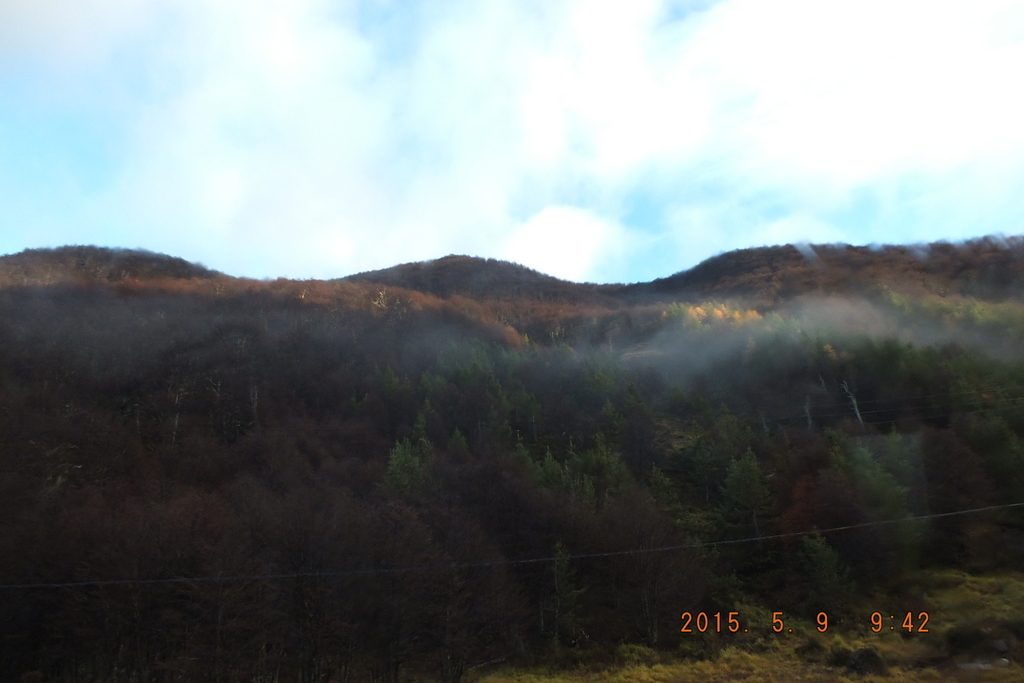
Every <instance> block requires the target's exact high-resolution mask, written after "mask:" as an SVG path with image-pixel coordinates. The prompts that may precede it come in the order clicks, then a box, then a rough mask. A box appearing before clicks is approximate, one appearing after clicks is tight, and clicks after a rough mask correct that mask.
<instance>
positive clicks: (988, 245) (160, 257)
mask: <svg viewBox="0 0 1024 683" xmlns="http://www.w3.org/2000/svg"><path fill="white" fill-rule="evenodd" d="M216 278H224V279H233V280H239V279H241V278H234V277H233V276H229V275H226V274H224V273H220V272H218V271H215V270H212V269H209V268H206V267H205V266H202V265H200V264H196V263H192V262H189V261H186V260H185V259H181V258H178V257H174V256H168V255H165V254H158V253H154V252H149V251H145V250H135V249H111V248H106V247H93V246H64V247H58V248H54V249H27V250H24V251H22V252H19V253H17V254H9V255H5V256H0V283H2V284H6V285H19V284H21V285H50V284H56V283H69V282H71V283H74V282H78V283H83V282H101V283H102V282H105V283H114V282H119V281H124V280H132V279H135V280H159V279H172V280H195V279H199V280H211V279H216ZM326 282H338V283H344V282H347V283H353V284H364V285H366V284H372V285H374V286H380V287H384V288H386V287H394V288H402V289H406V290H412V291H418V292H422V293H425V294H430V295H433V296H436V297H439V298H442V299H447V298H450V297H452V296H455V295H459V296H465V297H469V298H474V299H480V300H499V301H500V300H517V299H529V300H535V301H540V302H552V303H562V304H573V305H587V306H600V307H604V308H620V307H622V306H623V305H633V304H644V303H656V302H665V301H694V302H697V301H703V300H708V299H722V298H730V299H744V300H746V301H748V302H749V303H751V304H753V305H757V306H759V307H765V308H770V307H773V306H776V305H779V304H780V303H782V302H784V301H787V300H790V299H792V298H795V297H799V296H803V295H810V294H869V293H871V292H877V291H878V290H879V289H880V288H893V289H897V290H901V291H904V292H906V293H908V294H914V295H937V296H942V297H945V296H950V295H954V296H956V295H959V296H963V297H974V298H981V299H988V300H1003V299H1007V298H1014V299H1020V298H1024V236H1012V237H992V236H988V237H982V238H978V239H974V240H968V241H965V242H961V243H950V242H933V243H928V244H915V245H881V246H852V245H847V244H818V245H812V244H802V245H798V246H795V245H791V244H787V245H779V246H766V247H752V248H747V249H738V250H733V251H729V252H723V253H721V254H718V255H716V256H713V257H711V258H708V259H705V260H704V261H701V262H700V263H699V264H697V265H696V266H694V267H692V268H689V269H686V270H682V271H679V272H677V273H674V274H672V275H669V276H667V277H663V278H656V279H654V280H651V281H649V282H636V283H631V284H594V283H576V282H571V281H567V280H561V279H559V278H556V277H554V276H551V275H547V274H544V273H541V272H539V271H536V270H534V269H531V268H528V267H526V266H523V265H520V264H517V263H512V262H509V261H501V260H497V259H493V258H481V257H475V256H465V255H455V254H450V255H448V256H444V257H441V258H438V259H433V260H429V261H415V262H409V263H403V264H398V265H395V266H391V267H389V268H384V269H379V270H371V271H364V272H360V273H355V274H352V275H348V276H344V277H339V278H334V279H332V280H327V281H326Z"/></svg>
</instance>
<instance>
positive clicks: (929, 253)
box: [619, 237, 1024, 306]
mask: <svg viewBox="0 0 1024 683" xmlns="http://www.w3.org/2000/svg"><path fill="white" fill-rule="evenodd" d="M881 285H885V286H887V287H890V288H892V289H897V290H900V291H904V292H906V293H908V294H914V295H924V294H937V295H939V296H948V295H961V296H968V297H975V298H981V299H989V300H1002V299H1005V298H1010V297H1012V298H1021V296H1022V293H1024V287H1022V286H1024V237H1010V238H1005V239H996V238H992V237H985V238H981V239H977V240H972V241H968V242H964V243H962V244H958V245H957V244H951V243H949V242H934V243H932V244H926V245H914V246H893V245H886V246H881V247H854V246H850V245H846V244H838V245H829V244H826V245H802V246H801V247H799V248H797V247H795V246H793V245H786V246H776V247H760V248H755V249H740V250H737V251H731V252H728V253H725V254H720V255H718V256H715V257H712V258H709V259H707V260H706V261H702V262H701V263H700V264H698V265H697V266H695V267H693V268H691V269H689V270H686V271H682V272H680V273H676V274H675V275H672V276H670V277H666V278H659V279H657V280H654V281H653V282H645V283H638V284H634V285H627V286H625V287H623V288H622V289H621V290H619V294H620V296H631V297H647V298H657V299H710V298H723V297H726V298H727V297H742V298H747V299H752V300H754V301H756V302H757V303H758V304H760V305H763V306H773V305H777V304H779V303H782V302H784V301H786V300H788V299H791V298H793V297H796V296H800V295H805V294H812V293H822V294H854V293H857V294H866V293H869V292H871V291H877V289H878V287H879V286H881Z"/></svg>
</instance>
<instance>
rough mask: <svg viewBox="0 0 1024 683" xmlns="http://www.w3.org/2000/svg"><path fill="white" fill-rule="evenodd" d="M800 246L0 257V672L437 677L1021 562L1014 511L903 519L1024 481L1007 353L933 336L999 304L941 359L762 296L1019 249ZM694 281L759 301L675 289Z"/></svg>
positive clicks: (863, 285) (998, 280) (968, 279)
mask: <svg viewBox="0 0 1024 683" xmlns="http://www.w3.org/2000/svg"><path fill="white" fill-rule="evenodd" d="M815 249H816V251H817V253H818V258H819V259H820V262H821V263H827V264H828V266H827V267H823V266H821V265H816V263H817V262H810V261H808V260H807V257H805V256H804V255H802V254H801V253H800V252H799V251H798V250H796V249H794V248H790V247H786V248H773V249H767V250H748V251H746V252H740V253H736V254H731V255H725V256H723V257H720V258H718V259H713V260H712V261H709V262H707V263H705V264H703V265H702V266H700V267H698V268H697V269H694V270H693V271H690V272H689V273H687V274H684V275H681V276H673V278H669V279H667V280H664V281H659V282H656V283H648V285H644V286H629V287H622V286H614V287H598V286H592V285H586V286H583V285H574V284H572V283H566V282H561V281H558V280H554V279H553V278H547V277H546V276H542V275H540V274H537V273H534V272H532V271H528V270H526V269H522V268H520V267H518V266H512V265H510V264H501V263H496V262H486V261H482V260H479V259H462V258H458V257H448V258H447V259H441V260H439V261H436V262H433V263H431V264H412V265H408V266H400V267H397V268H395V269H390V270H388V271H379V272H377V273H365V274H362V275H360V276H354V277H353V278H350V279H348V280H346V281H334V282H293V281H283V280H278V281H273V282H253V281H249V280H242V279H236V278H230V277H227V276H223V275H220V274H217V273H214V272H212V271H208V270H206V269H204V268H201V267H198V266H193V265H191V264H188V263H187V262H184V261H181V260H180V259H171V258H168V257H164V256H158V255H151V254H145V253H140V252H119V251H111V250H103V249H95V248H87V247H69V248H64V249H59V250H54V251H41V250H38V251H32V252H23V253H22V254H18V255H15V256H10V257H3V258H0V284H2V286H0V584H2V585H3V586H2V587H0V591H2V600H0V680H3V681H17V680H20V679H21V678H22V676H23V674H30V675H36V674H31V673H30V672H40V674H39V675H42V676H45V679H46V680H68V681H76V680H137V681H164V680H168V681H170V680H209V681H229V680H231V681H235V680H253V681H255V680H268V679H273V680H278V681H304V682H305V681H309V682H312V681H324V680H335V681H349V680H366V679H369V680H373V681H379V682H381V683H392V682H394V681H398V680H405V679H407V678H414V677H415V678H424V677H426V678H436V679H439V680H442V681H458V680H461V679H462V677H463V676H464V674H465V672H467V671H470V670H471V669H472V668H473V667H476V666H478V665H482V664H484V663H487V662H494V661H501V660H508V659H513V658H530V657H534V656H538V655H540V656H544V655H547V654H554V655H556V656H562V655H564V653H565V652H566V651H570V650H578V649H583V648H587V647H597V648H602V647H603V648H611V647H614V646H615V645H616V644H619V643H622V642H637V643H643V644H646V645H649V646H653V647H659V648H660V647H668V648H672V647H676V645H677V644H678V641H676V640H675V639H674V637H673V634H674V632H675V630H676V628H677V625H678V618H679V614H680V613H681V612H683V611H693V612H696V611H698V610H712V609H719V610H725V611H729V610H731V609H733V608H734V606H735V605H736V604H737V603H742V604H747V605H750V604H760V605H766V606H767V605H775V606H784V607H785V609H791V610H792V611H794V612H795V613H798V614H802V615H813V614H814V613H815V611H816V610H819V609H828V610H830V611H832V612H835V613H837V614H843V613H845V612H846V611H848V610H849V609H850V605H851V604H852V603H853V602H855V601H856V600H857V596H859V595H866V594H872V592H873V591H877V590H884V589H886V588H888V587H891V586H894V585H898V584H899V582H900V581H901V579H902V578H903V577H904V576H905V575H906V574H907V572H910V571H912V570H914V569H916V568H917V567H920V566H921V565H922V564H931V565H942V566H956V567H967V568H973V567H979V566H980V567H986V568H990V567H1003V566H1010V565H1011V564H1012V562H1014V561H1015V560H1016V559H1018V558H1015V557H1013V556H1012V551H1011V550H1009V549H1010V548H1015V547H1019V546H1020V545H1021V541H1022V539H1021V533H1022V532H1021V529H1022V528H1024V523H1022V518H1021V516H1020V514H1019V513H1017V512H1016V511H1015V510H1013V509H1009V510H1001V511H996V512H992V513H984V514H976V515H972V516H969V517H968V516H950V517H940V518H937V519H935V520H931V521H920V520H916V521H914V520H911V521H906V518H907V517H909V516H912V515H928V514H944V513H949V512H957V511H959V510H964V509H967V508H974V507H981V506H985V505H992V504H999V503H1012V502H1019V501H1021V500H1024V477H1022V475H1021V472H1024V466H1022V465H1024V446H1022V441H1021V439H1022V438H1024V420H1022V418H1021V412H1020V407H1021V400H1024V364H1022V363H1021V362H1020V359H1019V357H1013V356H1007V355H1005V354H1003V355H993V354H989V353H987V352H986V351H985V350H984V345H983V344H981V343H974V342H972V343H964V344H962V345H961V344H955V343H950V342H949V338H950V335H957V334H960V333H961V331H962V330H968V329H969V330H974V331H977V329H979V328H978V327H977V325H976V323H977V321H978V320H981V321H983V322H984V321H986V320H989V319H990V318H991V317H992V315H998V316H1004V317H1002V318H998V317H997V318H996V320H997V323H998V325H1002V326H1003V328H1002V329H1004V334H1013V333H1014V332H1013V330H1014V329H1015V328H1013V325H1015V324H1017V323H1015V322H1014V320H1016V319H1015V318H1014V317H1013V315H1014V312H1013V311H1014V310H1015V309H1012V308H1009V309H990V308H985V307H986V306H990V305H994V304H992V302H990V301H980V302H979V301H977V300H975V301H974V302H973V303H971V304H970V305H971V306H972V308H970V310H969V315H968V316H967V317H963V316H961V317H960V318H956V317H955V316H953V317H950V318H948V320H947V319H946V318H944V319H943V320H944V321H945V322H943V323H942V324H944V325H945V324H947V323H949V321H950V320H952V321H953V323H956V324H958V325H961V324H962V327H949V328H948V329H946V331H945V333H944V334H945V336H944V337H941V338H939V337H936V339H938V341H937V343H931V341H929V340H923V341H915V340H908V339H903V338H899V339H897V338H894V337H893V336H891V335H890V336H886V335H884V334H882V335H879V334H868V333H867V332H868V331H867V330H862V329H856V328H852V327H849V326H848V327H843V326H836V325H834V324H832V322H828V324H824V323H823V324H820V325H817V326H815V324H816V323H815V320H813V319H811V318H808V317H806V316H805V317H804V318H800V319H797V318H795V317H787V316H789V313H788V312H787V311H788V309H786V308H785V306H786V305H788V304H789V303H791V302H790V301H789V300H788V297H790V296H792V295H794V294H801V293H806V292H807V291H810V290H814V291H828V292H832V293H833V294H849V293H850V292H851V291H853V292H858V291H859V292H862V293H863V292H869V293H870V292H871V291H874V292H876V293H878V292H879V291H881V290H878V289H877V288H876V289H874V290H872V289H871V287H873V286H874V285H875V284H877V282H878V281H880V280H882V281H886V282H890V283H896V282H902V281H904V280H907V281H910V280H913V279H914V278H918V277H919V276H921V277H924V278H925V280H921V281H923V282H925V283H926V285H927V287H932V286H933V285H934V286H938V284H939V283H945V284H943V286H944V287H947V288H949V290H950V291H954V290H955V292H957V294H956V295H957V296H967V295H969V296H974V297H985V296H987V297H989V298H990V299H992V300H993V301H996V300H998V301H1003V300H1009V299H1012V298H1014V297H1019V294H1020V290H1019V285H1020V283H1019V269H1017V266H1016V265H1015V264H1017V261H1016V260H1015V259H1018V258H1019V252H1020V249H1021V246H1020V243H1019V242H1018V241H1015V240H1010V241H1009V242H1007V243H1006V244H998V243H996V242H993V241H980V242H975V243H969V244H968V245H965V246H962V247H952V246H950V245H932V247H931V248H930V251H929V252H928V253H929V254H930V255H929V256H928V257H927V258H921V257H919V256H915V255H914V252H913V251H912V250H907V249H903V248H895V247H894V248H885V249H881V250H877V251H870V250H857V249H852V248H839V247H828V248H817V247H816V248H815ZM922 253H923V252H922ZM883 275H884V277H882V276H883ZM908 278H909V280H908ZM928 278H931V279H928ZM929 283H930V284H929ZM893 286H894V287H895V285H893ZM915 286H916V285H915ZM908 287H909V286H908ZM911 290H912V288H911V289H906V290H903V291H905V294H904V295H903V296H910V295H911V294H912V293H913V292H912V291H911ZM638 292H639V294H638ZM906 292H909V293H906ZM694 293H696V294H694ZM709 293H725V294H729V295H730V296H733V295H737V296H738V295H739V294H743V295H745V296H748V297H749V299H750V300H752V301H760V302H761V303H762V304H764V303H765V302H771V301H774V302H776V303H779V304H780V308H778V309H777V310H776V311H775V312H776V314H774V315H773V312H772V310H771V309H770V308H769V307H764V306H762V308H761V309H760V311H759V312H758V311H752V310H751V309H744V308H742V307H741V306H739V305H732V308H729V307H728V306H726V305H725V304H720V303H714V304H710V303H709V304H707V305H706V306H704V305H702V306H701V307H700V308H699V310H698V309H697V308H693V307H690V308H687V304H685V303H683V302H685V301H686V300H687V297H688V296H690V295H691V294H694V296H696V295H698V294H699V296H700V297H707V296H708V295H709ZM640 295H642V296H640ZM655 295H656V296H655ZM637 296H638V297H639V299H635V298H634V297H637ZM926 296H937V297H940V298H941V295H939V294H936V293H935V292H932V293H930V294H927V293H926V294H921V297H926ZM658 297H668V298H671V299H673V300H674V303H673V304H672V305H669V304H661V303H651V302H652V301H656V300H657V299H658ZM697 300H698V301H703V300H704V299H699V298H698V299H697ZM921 300H922V301H925V303H927V302H928V301H932V300H931V299H921ZM900 301H903V300H900ZM915 301H916V300H915ZM935 301H938V299H935ZM890 303H891V302H890ZM891 305H892V306H897V304H895V303H892V304H891ZM921 305H922V306H925V304H921ZM929 305H930V304H929ZM943 305H945V304H943ZM1000 305H1003V304H1000ZM765 306H767V304H765ZM899 306H904V307H903V308H899V309H898V310H899V311H903V313H900V314H901V315H904V314H906V310H909V309H907V308H906V305H905V302H903V303H899ZM914 310H917V309H914ZM922 310H925V309H922ZM928 310H930V309H928ZM936 310H938V311H939V312H940V314H941V315H945V313H943V312H944V311H947V309H946V308H941V307H940V308H937V309H936ZM949 310H953V309H949ZM960 310H961V309H955V312H956V311H960ZM991 310H996V313H993V314H991V315H990V311H991ZM906 315H910V314H906ZM921 315H924V314H923V313H922V314H921ZM957 315H960V313H957ZM965 315H966V314H965ZM972 316H973V317H972ZM986 316H988V317H986ZM830 320H832V319H830ZM912 322H913V321H910V320H909V318H908V325H910V324H911V323H912ZM953 323H949V324H950V325H952V324H953ZM978 324H980V323H978ZM985 324H988V323H985ZM993 324H995V323H993ZM972 325H973V326H974V327H972ZM947 327H948V325H947ZM985 329H989V328H985ZM992 329H995V328H992ZM1006 329H1009V330H1010V331H1009V332H1005V330H1006ZM972 333H973V332H972ZM964 334H965V335H966V334H967V333H966V332H964ZM1000 348H1004V347H1000ZM901 520H903V521H901ZM864 525H873V526H864ZM835 527H853V528H850V529H844V530H841V531H830V530H831V529H834V528H835ZM784 534H791V535H790V536H782V537H780V535H784ZM719 541H726V542H728V543H726V544H723V545H718V546H715V545H713V544H714V543H715V542H719ZM869 664H871V663H870V662H869ZM872 666H873V664H872ZM869 668H870V667H869Z"/></svg>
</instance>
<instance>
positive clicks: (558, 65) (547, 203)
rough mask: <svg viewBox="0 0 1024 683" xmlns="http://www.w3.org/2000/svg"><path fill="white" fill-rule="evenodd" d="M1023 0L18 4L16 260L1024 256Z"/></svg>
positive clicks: (8, 194)
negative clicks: (951, 245)
mask: <svg viewBox="0 0 1024 683" xmlns="http://www.w3.org/2000/svg"><path fill="white" fill-rule="evenodd" d="M1022 84H1024V3H1021V2H1020V0H970V1H967V0H963V1H962V2H947V1H945V0H854V1H850V2H846V1H844V0H829V1H822V0H772V1H771V2H768V1H766V0H721V1H720V2H713V1H711V0H686V1H682V2H671V1H664V2H659V1H656V0H628V1H624V0H616V1H605V0H585V1H584V0H508V1H506V0H422V1H421V0H48V1H47V2H39V1H38V0H3V2H0V253H11V252H16V251H20V250H22V249H24V248H28V247H42V246H58V245H62V244H97V245H103V246H118V247H133V248H134V247H142V248H145V249H150V250H153V251H159V252H164V253H168V254H173V255H176V256H182V257H184V258H187V259H189V260H193V261H198V262H201V263H204V264H205V265H207V266H209V267H212V268H216V269H218V270H222V271H224V272H227V273H230V274H232V275H244V276H250V277H277V276H287V277H300V278H309V277H318V278H322V277H338V276H342V275H347V274H350V273H354V272H359V271H363V270H369V269H373V268H381V267H386V266H390V265H394V264H396V263H402V262H407V261H418V260H426V259H431V258H437V257H440V256H443V255H445V254H449V253H459V254H471V255H477V256H487V257H495V258H503V259H508V260H512V261H516V262H519V263H523V264H525V265H528V266H531V267H533V268H536V269H538V270H541V271H544V272H547V273H551V274H553V275H556V276H559V277H563V278H566V279H571V280H577V281H584V280H586V281H595V282H613V281H637V280H646V279H651V278H653V277H659V276H665V275H669V274H671V273H674V272H677V271H679V270H683V269H685V268H688V267H690V266H692V265H694V264H696V263H697V262H699V261H701V260H703V259H704V258H707V257H708V256H712V255H714V254H717V253H720V252H722V251H727V250H730V249H736V248H742V247H748V246H758V245H765V244H780V243H786V242H800V241H810V242H849V243H854V244H870V243H895V242H898V243H907V242H919V241H931V240H937V239H950V240H956V239H962V238H967V237H972V236H980V235H984V234H993V233H1004V234H1019V233H1022V232H1024V199H1022V198H1024V123H1022V122H1024V88H1022Z"/></svg>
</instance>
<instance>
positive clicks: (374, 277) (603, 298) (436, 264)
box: [343, 254, 620, 306]
mask: <svg viewBox="0 0 1024 683" xmlns="http://www.w3.org/2000/svg"><path fill="white" fill-rule="evenodd" d="M343 279H344V280H347V281H349V282H372V283H375V284H379V285H384V286H387V287H402V288H404V289H412V290H415V291H419V292H424V293H428V294H433V295H434V296H438V297H441V298H448V297H450V296H452V295H456V294H458V295H462V296H468V297H473V298H480V299H518V298H529V299H536V300H539V301H557V302H561V303H574V304H590V305H595V304H597V305H605V306H617V305H619V302H618V300H617V299H615V298H614V296H612V295H611V294H610V293H611V292H615V291H618V289H619V288H620V286H618V285H594V284H579V283H576V282H568V281H566V280H560V279H558V278H556V277H552V276H550V275H545V274H543V273H539V272H537V271H536V270H533V269H531V268H527V267H525V266H521V265H519V264H517V263H509V262H508V261H499V260H497V259H490V258H489V259H483V258H477V257H474V256H457V255H455V254H451V255H449V256H445V257H444V258H439V259H436V260H433V261H421V262H415V263H405V264H402V265H398V266H393V267H391V268H385V269H383V270H373V271H369V272H365V273H358V274H356V275H350V276H348V277H346V278H343Z"/></svg>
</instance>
